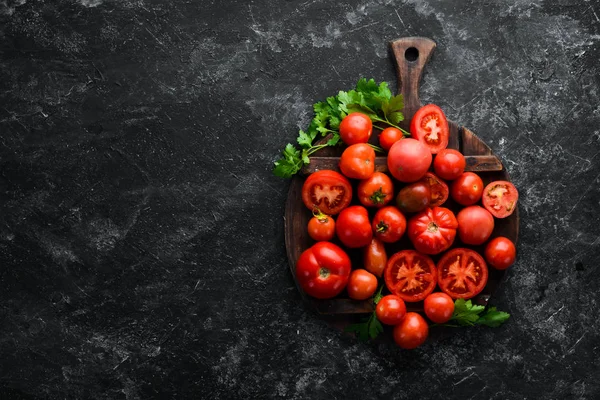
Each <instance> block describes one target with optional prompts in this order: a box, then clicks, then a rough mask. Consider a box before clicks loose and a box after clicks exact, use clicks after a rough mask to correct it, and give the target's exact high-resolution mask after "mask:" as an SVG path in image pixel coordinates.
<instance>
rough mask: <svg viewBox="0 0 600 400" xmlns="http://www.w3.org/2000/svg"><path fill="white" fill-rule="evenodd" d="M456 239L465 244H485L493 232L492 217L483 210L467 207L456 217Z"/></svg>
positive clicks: (481, 208)
mask: <svg viewBox="0 0 600 400" xmlns="http://www.w3.org/2000/svg"><path fill="white" fill-rule="evenodd" d="M456 220H457V221H458V237H460V240H461V241H462V242H463V243H465V244H472V245H478V244H483V243H485V242H486V241H487V240H488V239H489V238H490V236H491V235H492V232H493V231H494V217H493V216H492V214H490V212H489V211H487V210H486V209H485V208H483V207H480V206H468V207H465V208H463V209H462V210H460V211H459V212H458V214H457V215H456Z"/></svg>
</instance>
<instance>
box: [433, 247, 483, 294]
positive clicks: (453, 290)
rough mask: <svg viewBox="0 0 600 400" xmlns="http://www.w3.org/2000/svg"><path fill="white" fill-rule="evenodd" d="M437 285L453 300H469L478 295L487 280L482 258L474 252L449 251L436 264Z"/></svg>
mask: <svg viewBox="0 0 600 400" xmlns="http://www.w3.org/2000/svg"><path fill="white" fill-rule="evenodd" d="M437 269H438V274H437V279H438V285H439V287H440V289H442V291H443V292H444V293H446V294H447V295H448V296H450V297H452V298H453V299H470V298H472V297H474V296H476V295H478V294H479V293H480V292H481V291H482V290H483V288H484V287H485V285H486V283H487V280H488V269H487V265H486V263H485V261H484V260H483V257H481V255H479V253H477V252H476V251H475V250H471V249H465V248H460V247H459V248H456V249H452V250H449V251H448V252H447V253H446V254H444V255H443V256H442V258H441V259H440V260H439V261H438V264H437Z"/></svg>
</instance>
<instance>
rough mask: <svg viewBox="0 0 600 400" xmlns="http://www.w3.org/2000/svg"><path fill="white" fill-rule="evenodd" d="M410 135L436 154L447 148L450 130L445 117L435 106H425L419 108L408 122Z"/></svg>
mask: <svg viewBox="0 0 600 400" xmlns="http://www.w3.org/2000/svg"><path fill="white" fill-rule="evenodd" d="M410 133H411V134H412V136H413V137H414V138H415V139H418V140H419V141H420V142H422V143H424V144H425V145H427V147H428V148H429V150H430V151H431V153H432V154H436V153H438V152H439V151H440V150H443V149H445V148H446V146H448V137H449V136H450V129H449V127H448V120H447V119H446V115H445V114H444V112H443V111H442V109H441V108H439V107H438V106H436V105H435V104H427V105H426V106H423V107H421V108H419V109H418V110H417V112H416V113H415V115H414V116H413V118H412V120H411V121H410Z"/></svg>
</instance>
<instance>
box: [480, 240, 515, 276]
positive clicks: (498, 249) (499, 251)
mask: <svg viewBox="0 0 600 400" xmlns="http://www.w3.org/2000/svg"><path fill="white" fill-rule="evenodd" d="M483 255H484V256H485V260H486V261H487V263H488V264H489V265H491V266H492V267H494V268H496V269H506V268H508V267H510V266H511V265H513V264H514V263H515V258H516V255H517V249H516V248H515V244H514V243H513V242H512V241H511V240H510V239H508V238H505V237H503V236H499V237H496V238H494V239H492V240H490V241H489V242H488V244H487V245H486V246H485V251H484V252H483Z"/></svg>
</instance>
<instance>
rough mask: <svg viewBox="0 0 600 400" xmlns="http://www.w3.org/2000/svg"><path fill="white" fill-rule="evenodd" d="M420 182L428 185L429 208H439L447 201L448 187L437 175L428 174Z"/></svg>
mask: <svg viewBox="0 0 600 400" xmlns="http://www.w3.org/2000/svg"><path fill="white" fill-rule="evenodd" d="M421 181H423V182H425V183H426V184H427V185H429V192H430V195H429V207H438V206H441V205H442V204H444V203H445V202H446V200H448V193H449V192H450V190H449V189H448V185H446V182H444V181H443V180H441V179H440V178H439V177H438V176H437V175H435V174H433V173H431V172H428V173H426V174H425V176H424V177H423V178H421Z"/></svg>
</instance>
